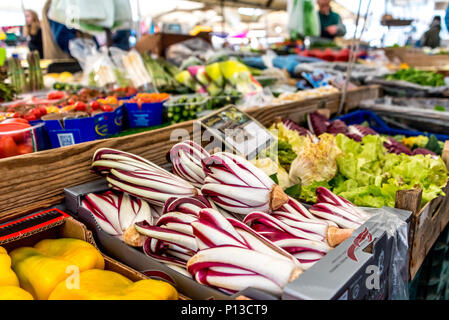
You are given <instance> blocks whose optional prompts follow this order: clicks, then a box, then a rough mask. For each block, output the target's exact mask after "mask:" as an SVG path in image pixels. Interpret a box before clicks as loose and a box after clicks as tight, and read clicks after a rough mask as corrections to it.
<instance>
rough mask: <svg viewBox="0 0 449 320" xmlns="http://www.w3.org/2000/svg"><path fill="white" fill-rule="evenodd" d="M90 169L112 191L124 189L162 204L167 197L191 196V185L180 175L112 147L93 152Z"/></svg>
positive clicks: (192, 194)
mask: <svg viewBox="0 0 449 320" xmlns="http://www.w3.org/2000/svg"><path fill="white" fill-rule="evenodd" d="M92 169H93V170H94V171H95V172H97V173H99V174H100V175H103V176H106V180H107V181H108V182H109V184H110V185H111V186H112V187H113V188H114V189H116V190H120V191H123V192H127V193H129V194H131V195H134V196H136V197H139V198H142V199H145V200H147V201H148V202H150V203H151V204H153V205H156V206H161V207H162V206H163V205H164V202H165V201H166V200H167V199H168V198H171V197H183V196H194V195H196V194H197V193H198V192H197V190H196V189H195V187H194V186H192V185H191V184H190V183H189V182H187V181H185V180H183V179H181V178H180V177H178V176H176V175H174V174H172V173H170V172H168V171H166V170H164V169H162V168H161V167H159V166H157V165H156V164H154V163H152V162H151V161H148V160H145V159H143V158H142V157H139V156H136V155H133V154H131V153H127V152H122V151H118V150H113V149H99V150H97V151H96V152H95V154H94V158H93V163H92Z"/></svg>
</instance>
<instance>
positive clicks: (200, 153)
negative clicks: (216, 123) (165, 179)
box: [170, 140, 210, 188]
mask: <svg viewBox="0 0 449 320" xmlns="http://www.w3.org/2000/svg"><path fill="white" fill-rule="evenodd" d="M209 156H210V154H209V153H208V152H207V151H206V150H204V149H203V148H202V147H201V146H199V145H198V144H196V143H195V142H193V141H189V140H188V141H184V142H180V143H178V144H176V145H174V146H173V148H172V149H171V150H170V160H171V163H172V164H173V172H174V173H175V174H176V175H178V176H180V177H181V178H183V179H184V180H186V181H188V182H190V183H191V184H192V185H194V186H196V187H198V188H201V186H202V185H203V184H204V179H205V178H206V174H205V173H204V170H203V165H202V162H201V160H202V159H205V158H207V157H209Z"/></svg>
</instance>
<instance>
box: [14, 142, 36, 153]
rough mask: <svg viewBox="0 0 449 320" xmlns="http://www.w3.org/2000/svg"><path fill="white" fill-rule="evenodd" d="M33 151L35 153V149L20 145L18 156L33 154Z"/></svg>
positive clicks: (27, 145)
mask: <svg viewBox="0 0 449 320" xmlns="http://www.w3.org/2000/svg"><path fill="white" fill-rule="evenodd" d="M33 151H34V150H33V147H32V146H30V145H29V144H26V143H24V144H20V145H18V146H17V153H18V154H27V153H32V152H33Z"/></svg>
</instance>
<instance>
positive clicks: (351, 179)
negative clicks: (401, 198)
mask: <svg viewBox="0 0 449 320" xmlns="http://www.w3.org/2000/svg"><path fill="white" fill-rule="evenodd" d="M336 139H337V146H338V147H339V148H340V149H341V150H342V151H343V155H341V156H339V157H338V158H337V164H338V172H339V173H338V175H337V176H336V177H334V179H332V180H331V181H330V182H329V185H330V186H331V187H332V189H333V191H334V192H335V193H336V194H338V195H340V196H342V197H344V198H346V199H348V200H349V201H351V202H353V203H354V204H356V205H358V206H369V207H382V206H390V207H394V204H395V197H396V191H398V190H408V189H413V188H416V187H419V188H422V189H423V199H422V204H423V205H424V204H425V203H427V202H428V201H430V200H432V199H434V198H436V197H437V196H439V195H442V194H444V193H443V191H442V188H443V187H444V186H445V184H446V182H447V179H448V172H447V169H446V166H445V164H444V162H443V160H442V159H441V158H440V157H438V158H437V159H434V158H432V157H431V156H429V155H427V156H424V155H415V156H408V155H405V154H401V155H397V154H392V153H387V152H386V150H385V148H384V147H383V143H384V141H385V140H384V138H382V137H380V136H373V135H368V136H365V137H364V138H363V140H362V142H361V143H360V142H356V141H354V140H352V139H350V138H348V137H346V136H344V135H342V134H339V135H338V136H337V138H336Z"/></svg>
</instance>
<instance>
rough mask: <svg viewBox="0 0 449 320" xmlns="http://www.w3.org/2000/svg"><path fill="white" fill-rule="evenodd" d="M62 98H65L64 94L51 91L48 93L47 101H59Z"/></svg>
mask: <svg viewBox="0 0 449 320" xmlns="http://www.w3.org/2000/svg"><path fill="white" fill-rule="evenodd" d="M64 96H65V93H64V92H62V91H52V92H49V93H48V95H47V99H48V100H59V99H62V98H64Z"/></svg>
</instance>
